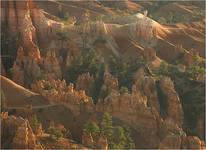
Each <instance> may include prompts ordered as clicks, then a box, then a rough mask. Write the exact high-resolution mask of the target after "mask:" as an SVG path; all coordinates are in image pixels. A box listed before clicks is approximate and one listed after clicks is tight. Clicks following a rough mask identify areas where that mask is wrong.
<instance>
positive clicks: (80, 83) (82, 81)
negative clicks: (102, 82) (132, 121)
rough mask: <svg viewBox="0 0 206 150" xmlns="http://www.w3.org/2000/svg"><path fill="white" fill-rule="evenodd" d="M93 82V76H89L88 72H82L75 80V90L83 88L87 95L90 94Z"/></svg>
mask: <svg viewBox="0 0 206 150" xmlns="http://www.w3.org/2000/svg"><path fill="white" fill-rule="evenodd" d="M93 84H94V78H93V76H90V74H89V73H84V74H82V75H80V76H79V77H78V79H77V81H76V88H77V90H84V91H85V93H86V94H87V95H91V94H92V93H91V92H92V88H93Z"/></svg>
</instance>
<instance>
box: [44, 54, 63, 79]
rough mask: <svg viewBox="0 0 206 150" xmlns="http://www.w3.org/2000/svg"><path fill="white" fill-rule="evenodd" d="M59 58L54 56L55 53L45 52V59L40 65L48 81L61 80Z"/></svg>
mask: <svg viewBox="0 0 206 150" xmlns="http://www.w3.org/2000/svg"><path fill="white" fill-rule="evenodd" d="M61 60H62V59H61V58H59V57H57V56H56V53H55V51H47V53H46V57H45V58H43V61H42V65H43V68H44V69H43V70H44V73H45V75H46V76H47V77H48V79H61V78H62V72H61V66H60V63H61Z"/></svg>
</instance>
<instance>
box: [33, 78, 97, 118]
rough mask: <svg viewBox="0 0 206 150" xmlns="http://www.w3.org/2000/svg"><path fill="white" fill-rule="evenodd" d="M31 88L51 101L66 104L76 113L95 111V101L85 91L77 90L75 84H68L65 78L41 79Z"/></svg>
mask: <svg viewBox="0 0 206 150" xmlns="http://www.w3.org/2000/svg"><path fill="white" fill-rule="evenodd" d="M31 88H32V90H33V91H35V92H37V93H40V94H41V95H42V96H44V97H45V98H47V99H49V100H50V101H51V102H54V103H57V104H58V103H60V104H64V105H65V106H66V107H68V108H69V109H70V110H71V111H72V113H73V114H74V115H79V114H80V113H82V112H85V111H88V112H90V111H93V107H94V106H93V102H92V100H91V98H90V97H89V96H87V95H86V94H85V91H83V90H76V89H75V88H74V85H73V84H70V85H66V82H65V80H62V81H61V80H54V79H51V80H47V81H45V80H39V81H38V82H36V83H34V84H32V86H31Z"/></svg>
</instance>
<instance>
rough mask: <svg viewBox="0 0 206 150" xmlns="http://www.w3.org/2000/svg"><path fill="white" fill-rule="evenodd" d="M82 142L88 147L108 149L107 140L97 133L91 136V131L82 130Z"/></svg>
mask: <svg viewBox="0 0 206 150" xmlns="http://www.w3.org/2000/svg"><path fill="white" fill-rule="evenodd" d="M82 144H83V145H84V146H86V147H89V148H95V149H102V150H108V142H107V138H106V137H105V136H102V135H99V136H98V137H96V138H93V137H92V135H91V133H90V134H89V133H86V132H83V134H82Z"/></svg>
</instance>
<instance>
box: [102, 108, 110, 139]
mask: <svg viewBox="0 0 206 150" xmlns="http://www.w3.org/2000/svg"><path fill="white" fill-rule="evenodd" d="M101 133H102V134H103V135H105V136H106V137H107V139H108V141H111V139H112V134H113V126H112V117H111V116H110V114H109V113H107V112H105V113H104V115H103V119H102V122H101Z"/></svg>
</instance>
